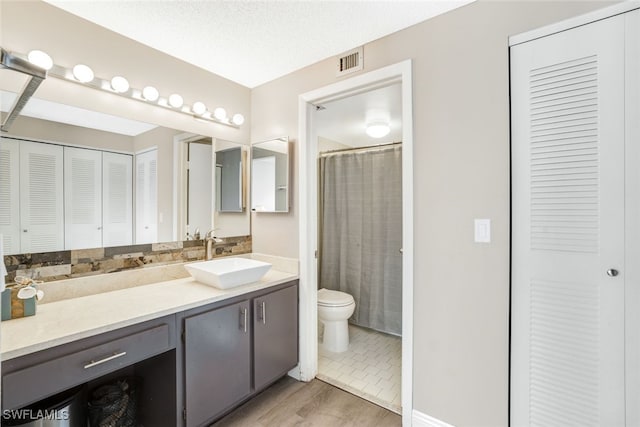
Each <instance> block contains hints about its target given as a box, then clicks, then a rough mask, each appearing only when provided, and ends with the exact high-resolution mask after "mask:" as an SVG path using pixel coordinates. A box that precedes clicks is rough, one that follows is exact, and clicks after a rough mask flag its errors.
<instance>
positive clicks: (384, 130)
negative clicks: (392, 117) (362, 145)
mask: <svg viewBox="0 0 640 427" xmlns="http://www.w3.org/2000/svg"><path fill="white" fill-rule="evenodd" d="M366 132H367V135H369V136H370V137H371V138H382V137H385V136H387V135H389V132H391V127H390V126H389V124H388V123H385V122H374V123H369V124H368V125H367V129H366Z"/></svg>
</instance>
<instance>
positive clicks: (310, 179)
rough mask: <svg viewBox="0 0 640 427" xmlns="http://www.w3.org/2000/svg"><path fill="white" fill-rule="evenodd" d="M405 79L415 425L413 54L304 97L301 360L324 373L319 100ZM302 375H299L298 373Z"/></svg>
mask: <svg viewBox="0 0 640 427" xmlns="http://www.w3.org/2000/svg"><path fill="white" fill-rule="evenodd" d="M395 82H401V83H402V145H403V148H402V249H403V257H402V419H403V425H404V426H410V425H411V414H412V410H413V102H412V76H411V60H406V61H403V62H400V63H397V64H393V65H389V66H387V67H384V68H380V69H378V70H375V71H371V72H368V73H365V74H361V75H359V76H356V77H352V78H350V79H347V80H343V81H340V82H338V83H334V84H331V85H328V86H325V87H322V88H320V89H316V90H313V91H311V92H307V93H304V94H302V95H300V96H299V98H298V123H299V130H298V132H299V133H298V141H299V143H298V168H299V170H300V171H304V172H301V173H299V174H298V175H299V180H300V185H299V186H298V188H299V191H298V195H299V197H300V220H299V226H300V240H299V248H300V365H299V372H296V374H298V375H299V378H300V379H301V380H303V381H310V380H312V379H313V378H315V376H316V374H317V373H318V330H317V329H318V327H317V319H318V310H317V289H318V283H317V278H318V274H317V263H316V258H315V253H316V249H317V248H318V242H317V241H318V173H317V172H318V164H317V158H316V157H317V152H318V140H317V135H316V134H315V130H314V126H313V123H312V116H311V113H312V111H313V110H314V109H315V106H314V104H319V103H322V102H327V101H330V100H336V99H341V98H345V97H348V96H352V95H355V94H357V93H362V92H366V91H370V90H372V89H375V88H378V87H383V86H387V85H389V84H391V83H395ZM296 376H297V375H296Z"/></svg>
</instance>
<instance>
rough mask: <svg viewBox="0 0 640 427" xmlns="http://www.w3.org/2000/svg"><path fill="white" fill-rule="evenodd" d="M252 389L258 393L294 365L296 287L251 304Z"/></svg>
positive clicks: (256, 299)
mask: <svg viewBox="0 0 640 427" xmlns="http://www.w3.org/2000/svg"><path fill="white" fill-rule="evenodd" d="M253 312H254V319H253V328H254V329H253V340H254V341H253V361H254V362H253V363H254V389H255V390H260V389H262V388H264V387H265V386H267V385H269V384H270V383H271V382H273V381H274V380H276V379H278V378H279V377H281V376H282V375H284V374H286V373H287V371H289V370H290V369H292V368H293V367H295V366H296V364H297V363H298V286H290V287H288V288H284V289H280V290H278V291H275V292H272V293H270V294H267V295H264V296H261V297H258V298H255V299H254V300H253Z"/></svg>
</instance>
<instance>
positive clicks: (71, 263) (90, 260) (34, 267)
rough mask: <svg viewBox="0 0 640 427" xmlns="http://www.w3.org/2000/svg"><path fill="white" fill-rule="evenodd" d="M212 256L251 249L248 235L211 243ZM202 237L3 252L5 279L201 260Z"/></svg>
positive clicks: (46, 278) (63, 276)
mask: <svg viewBox="0 0 640 427" xmlns="http://www.w3.org/2000/svg"><path fill="white" fill-rule="evenodd" d="M213 252H214V257H223V256H229V255H239V254H247V253H251V236H240V237H226V238H224V239H223V241H222V242H220V243H215V244H214V245H213ZM204 256H205V246H204V240H185V241H184V242H167V243H150V244H144V245H132V246H115V247H111V248H96V249H79V250H70V251H59V252H45V253H33V254H18V255H6V256H5V257H4V262H5V265H6V266H7V273H8V274H7V277H6V281H7V283H11V282H13V279H14V278H15V277H16V276H27V277H31V278H34V279H38V280H43V281H45V282H50V281H54V280H62V279H71V278H74V277H83V276H91V275H95V274H103V273H114V272H117V271H125V270H130V269H134V268H144V267H145V266H152V265H154V266H155V265H165V264H174V263H181V262H186V261H197V260H203V259H204Z"/></svg>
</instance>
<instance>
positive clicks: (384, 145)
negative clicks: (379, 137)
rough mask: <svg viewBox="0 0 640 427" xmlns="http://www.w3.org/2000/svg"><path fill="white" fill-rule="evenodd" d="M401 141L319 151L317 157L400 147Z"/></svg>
mask: <svg viewBox="0 0 640 427" xmlns="http://www.w3.org/2000/svg"><path fill="white" fill-rule="evenodd" d="M401 144H402V141H398V142H387V143H385V144H378V145H367V146H365V147H353V148H341V149H338V150H329V151H321V152H320V153H319V156H320V157H322V156H328V155H329V154H337V153H345V152H349V151H359V150H371V149H374V148H385V147H389V146H391V145H401Z"/></svg>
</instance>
